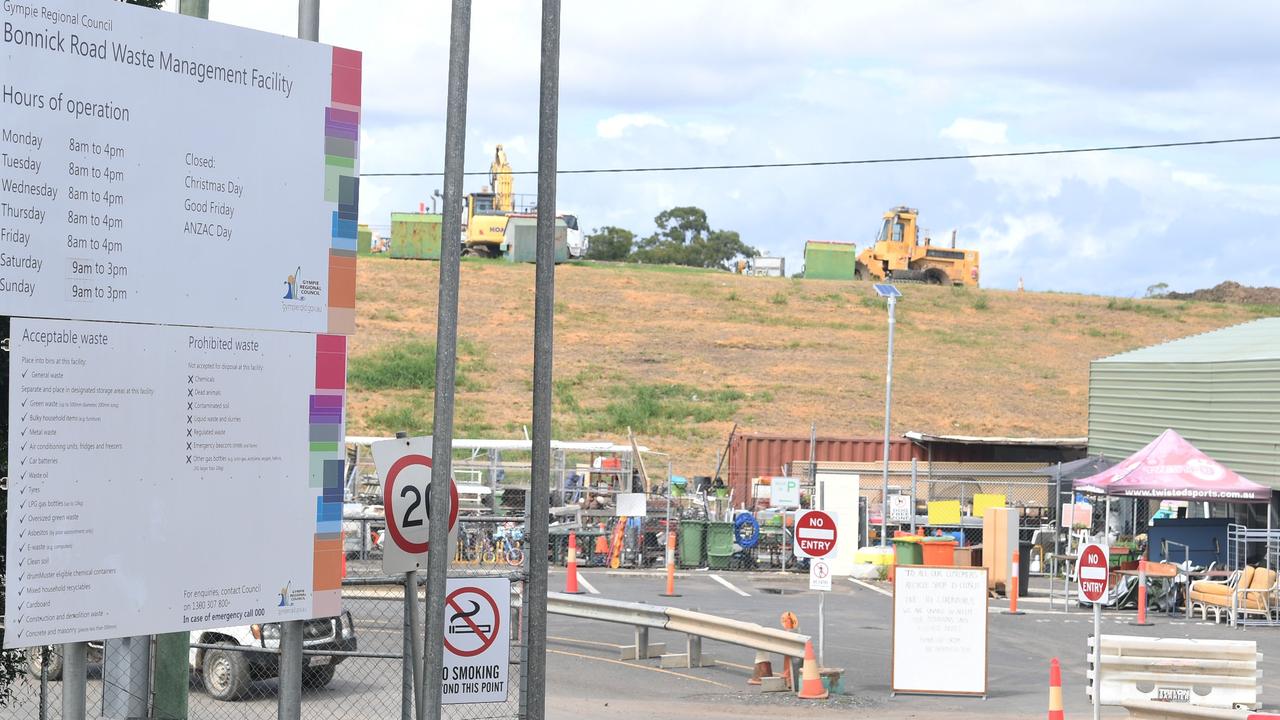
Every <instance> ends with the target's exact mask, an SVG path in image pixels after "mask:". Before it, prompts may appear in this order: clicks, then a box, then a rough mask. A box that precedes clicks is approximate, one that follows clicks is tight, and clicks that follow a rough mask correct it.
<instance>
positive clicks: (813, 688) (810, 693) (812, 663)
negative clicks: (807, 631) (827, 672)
mask: <svg viewBox="0 0 1280 720" xmlns="http://www.w3.org/2000/svg"><path fill="white" fill-rule="evenodd" d="M796 697H799V698H801V699H803V700H826V699H827V689H826V688H825V687H823V686H822V673H820V672H819V671H818V659H817V658H816V657H814V656H813V641H812V640H806V641H805V642H804V665H803V666H802V667H801V668H800V693H799V694H798V695H797V696H796Z"/></svg>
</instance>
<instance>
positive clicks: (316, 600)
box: [5, 6, 345, 647]
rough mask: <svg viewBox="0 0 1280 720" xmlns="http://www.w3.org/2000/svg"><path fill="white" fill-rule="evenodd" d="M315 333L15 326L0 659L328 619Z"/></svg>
mask: <svg viewBox="0 0 1280 720" xmlns="http://www.w3.org/2000/svg"><path fill="white" fill-rule="evenodd" d="M95 7H96V6H95ZM325 337H328V338H329V340H332V341H336V342H337V344H338V345H337V348H336V349H335V358H331V359H329V360H325V359H324V358H321V355H322V354H326V353H324V352H323V350H324V348H325V345H324V342H323V340H324V337H322V338H320V339H318V338H317V336H314V335H309V334H306V333H278V332H261V331H252V330H217V331H214V330H207V329H202V328H186V327H174V326H150V325H132V324H124V323H100V322H82V321H67V320H39V319H26V318H13V320H12V324H11V330H10V339H11V346H12V353H11V355H10V377H9V387H10V393H9V419H10V423H9V427H8V429H7V432H8V439H9V522H8V536H7V538H6V541H7V547H8V552H7V557H6V561H7V567H6V571H7V579H8V588H7V592H8V599H9V608H8V611H7V613H6V617H5V621H6V632H5V646H6V647H29V646H32V645H41V644H57V643H62V642H73V641H80V640H101V639H103V638H115V637H123V636H128V635H146V634H152V633H158V632H173V631H182V630H197V629H202V628H214V627H229V626H237V625H248V624H250V623H262V622H274V621H279V620H288V619H301V618H310V617H324V616H329V615H334V614H337V613H338V612H339V611H340V609H341V590H340V587H339V583H340V576H339V573H340V563H341V554H340V553H341V543H342V540H341V535H340V532H341V522H342V519H341V514H342V475H343V474H342V460H341V455H339V454H337V453H332V454H331V457H332V460H331V461H329V460H327V459H326V457H327V456H324V455H320V454H316V453H315V452H314V451H313V449H312V443H313V442H324V441H326V439H333V440H334V441H335V442H336V439H338V438H341V437H342V433H343V426H342V395H341V394H340V393H339V394H337V395H326V396H323V397H322V396H321V395H320V394H319V393H318V390H317V385H319V384H323V383H322V381H323V379H324V378H325V377H328V376H330V375H332V377H334V378H335V382H338V383H340V382H341V380H342V378H343V377H344V376H345V365H344V357H345V356H344V355H343V352H344V350H343V348H344V347H345V345H344V340H343V338H341V337H332V336H325ZM330 361H331V363H330ZM325 363H330V364H331V366H330V367H328V369H325V368H324V367H323V366H324V364H325ZM325 398H329V399H332V400H333V401H335V403H334V404H331V403H329V402H328V400H326V399H325ZM309 407H310V413H311V423H309V422H308V408H309Z"/></svg>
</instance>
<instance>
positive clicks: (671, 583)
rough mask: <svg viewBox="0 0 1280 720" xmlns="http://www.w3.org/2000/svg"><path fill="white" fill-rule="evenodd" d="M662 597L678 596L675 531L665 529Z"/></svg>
mask: <svg viewBox="0 0 1280 720" xmlns="http://www.w3.org/2000/svg"><path fill="white" fill-rule="evenodd" d="M660 594H661V595H662V597H680V593H678V592H676V533H675V531H674V530H668V531H667V591H666V592H664V593H660Z"/></svg>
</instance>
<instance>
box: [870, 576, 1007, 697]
mask: <svg viewBox="0 0 1280 720" xmlns="http://www.w3.org/2000/svg"><path fill="white" fill-rule="evenodd" d="M891 663H892V671H891V674H890V688H891V690H892V692H894V693H912V694H931V695H983V696H985V695H986V694H987V571H986V569H985V568H959V567H955V568H952V567H923V566H915V567H913V566H905V565H901V566H898V567H897V568H895V569H894V581H893V659H892V661H891ZM940 670H945V671H943V672H940Z"/></svg>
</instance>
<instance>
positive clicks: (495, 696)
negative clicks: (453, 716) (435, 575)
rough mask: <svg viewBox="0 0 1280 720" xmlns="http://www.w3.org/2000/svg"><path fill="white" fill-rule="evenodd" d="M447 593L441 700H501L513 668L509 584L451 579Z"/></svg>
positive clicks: (453, 702) (500, 580) (504, 580)
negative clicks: (509, 671) (508, 675)
mask: <svg viewBox="0 0 1280 720" xmlns="http://www.w3.org/2000/svg"><path fill="white" fill-rule="evenodd" d="M445 593H446V594H445V607H444V614H445V626H444V677H443V678H442V682H443V685H442V690H441V702H443V703H444V704H445V705H457V704H461V703H495V702H505V701H506V699H507V671H508V669H509V668H510V666H511V622H512V618H511V581H510V580H508V579H507V578H478V577H462V578H449V580H448V582H447V584H446V586H445Z"/></svg>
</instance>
